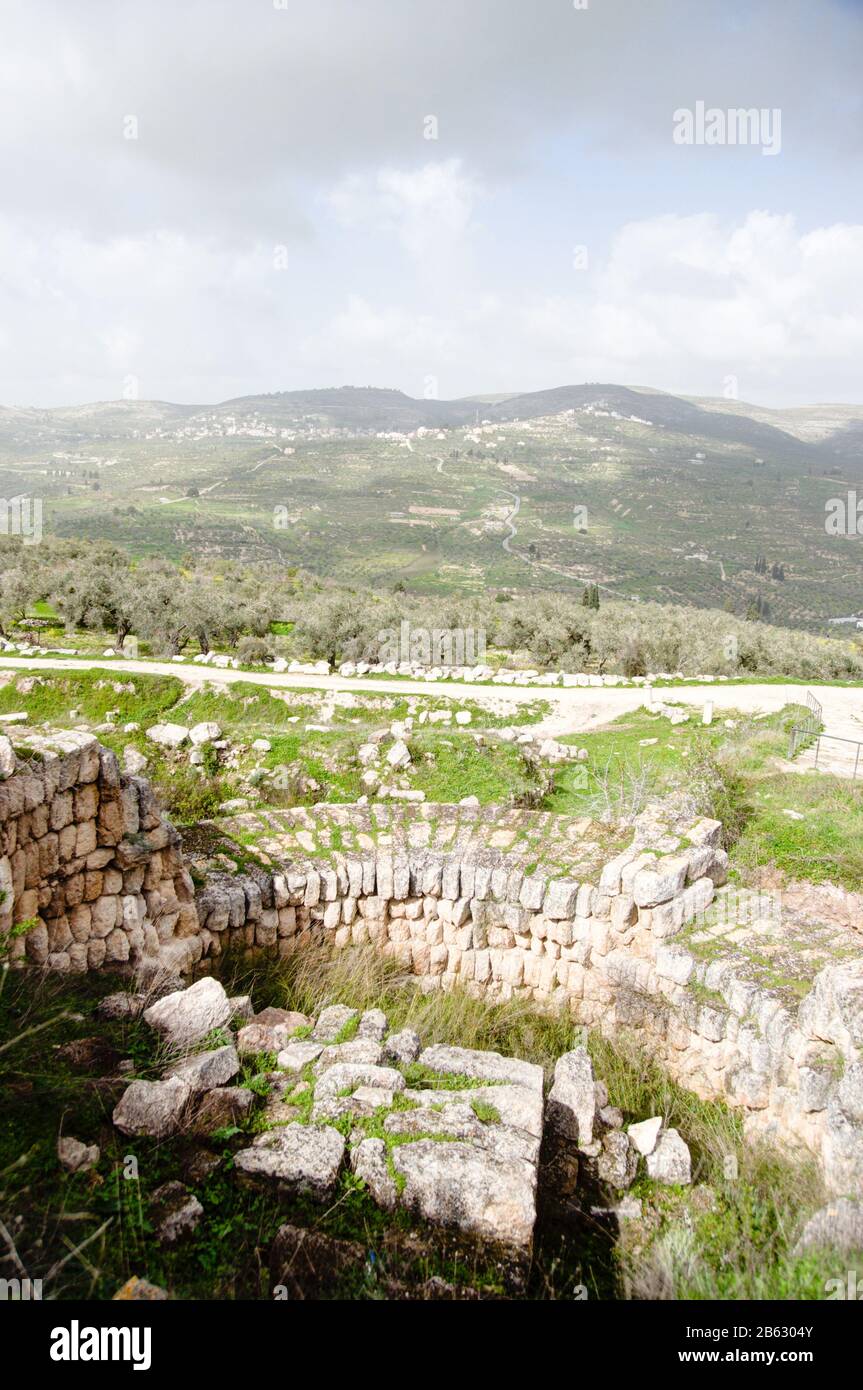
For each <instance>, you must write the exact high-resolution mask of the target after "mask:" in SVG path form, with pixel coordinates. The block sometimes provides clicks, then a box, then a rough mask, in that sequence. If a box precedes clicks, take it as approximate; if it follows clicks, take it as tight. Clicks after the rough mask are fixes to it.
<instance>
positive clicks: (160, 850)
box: [0, 733, 863, 1192]
mask: <svg viewBox="0 0 863 1390" xmlns="http://www.w3.org/2000/svg"><path fill="white" fill-rule="evenodd" d="M16 755H17V756H16ZM3 772H5V774H6V777H5V780H4V781H2V782H0V889H2V892H3V895H4V896H3V900H2V903H0V941H5V945H6V949H7V952H8V954H9V956H10V957H11V959H12V961H13V963H22V964H23V963H26V962H29V963H31V964H32V965H35V966H41V967H47V968H49V969H52V970H73V971H84V970H88V969H91V970H92V969H96V970H98V969H112V970H116V969H118V968H123V967H126V968H130V969H137V970H147V969H155V968H158V967H161V968H163V969H167V970H169V971H174V972H176V971H183V970H186V969H188V968H190V967H191V966H192V965H194V964H196V963H197V962H201V963H202V964H204V966H205V967H206V964H207V962H212V961H215V959H216V958H217V957H218V956H219V955H220V954H221V953H222V952H223V951H224V950H225V949H226V948H228V947H231V948H235V947H237V946H242V947H249V948H256V947H257V948H270V949H273V948H275V949H277V950H279V951H280V952H281V953H283V954H287V953H289V952H291V951H294V950H297V949H300V948H302V947H304V946H311V945H314V944H333V945H335V946H336V947H344V946H347V945H349V944H356V945H362V944H365V943H371V944H373V945H375V946H376V947H378V948H379V949H380V950H381V952H382V953H383V954H385V955H387V956H390V957H392V958H393V959H395V960H396V961H397V962H398V963H399V964H400V965H401V966H402V967H403V969H404V970H405V971H406V972H410V973H412V974H414V975H416V976H417V977H418V979H419V983H420V987H421V988H424V989H438V988H451V987H453V986H456V985H459V986H463V987H465V988H466V989H468V990H470V991H472V992H474V993H476V994H481V995H484V996H488V997H491V998H496V999H508V998H511V997H513V996H514V995H523V996H525V997H528V998H530V999H531V1000H533V1001H535V1002H536V1003H537V1004H538V1005H539V1006H542V1007H554V1008H560V1007H563V1008H566V1009H567V1010H568V1011H569V1013H570V1014H571V1016H572V1017H573V1018H574V1019H576V1020H577V1021H578V1022H579V1023H581V1024H584V1025H586V1026H589V1027H594V1028H598V1029H600V1030H601V1031H602V1032H603V1033H606V1034H608V1035H610V1036H614V1035H616V1034H618V1033H619V1032H620V1031H621V1030H622V1029H624V1028H628V1029H632V1030H634V1031H635V1032H636V1033H637V1034H639V1035H640V1036H641V1037H642V1039H643V1040H644V1042H645V1043H646V1044H647V1046H648V1048H649V1050H650V1051H651V1052H653V1053H654V1055H656V1056H657V1057H658V1058H659V1059H660V1060H662V1061H663V1062H664V1063H665V1065H666V1066H667V1067H668V1069H669V1071H670V1072H671V1074H672V1075H673V1076H674V1077H676V1078H677V1079H678V1080H679V1081H680V1082H682V1083H683V1084H684V1085H686V1086H688V1087H689V1088H691V1089H692V1090H694V1091H696V1092H697V1093H698V1094H700V1095H702V1096H704V1097H707V1098H712V1099H713V1098H721V1099H724V1100H726V1101H728V1102H729V1103H730V1104H732V1105H734V1106H736V1107H739V1108H741V1109H742V1110H743V1112H744V1114H745V1117H746V1125H747V1128H748V1129H749V1130H750V1131H752V1132H754V1133H766V1134H769V1135H772V1136H774V1137H776V1136H778V1137H780V1138H781V1139H782V1140H783V1141H786V1142H787V1141H793V1142H799V1143H801V1144H803V1145H805V1146H807V1147H808V1148H809V1149H811V1150H812V1151H813V1152H815V1153H816V1154H817V1155H818V1156H819V1157H820V1158H821V1159H822V1161H823V1165H824V1170H825V1174H826V1176H827V1179H828V1182H829V1183H830V1185H831V1186H832V1187H833V1188H834V1190H836V1191H843V1192H844V1191H859V1190H860V1189H863V949H861V948H860V945H859V944H855V943H848V944H847V948H846V945H845V944H843V949H842V950H841V951H840V952H838V958H836V955H837V953H835V952H834V954H833V955H832V956H831V955H830V954H828V957H827V962H826V963H825V964H824V966H823V968H821V969H819V970H818V972H817V973H815V974H813V975H812V976H811V977H809V978H807V977H806V975H805V973H801V974H800V976H799V978H796V979H794V980H792V981H791V982H790V985H791V988H789V982H788V981H787V980H786V981H781V980H778V981H775V982H771V981H770V980H769V979H768V980H767V981H765V979H764V978H759V977H757V976H753V974H752V972H751V971H750V970H749V969H748V968H747V966H746V963H745V960H744V959H743V958H742V957H739V956H736V955H735V953H734V951H733V950H732V949H730V948H728V949H725V948H722V946H721V943H720V948H719V949H718V950H716V951H713V950H711V951H708V952H704V951H702V950H700V949H699V948H698V946H697V945H696V940H697V938H695V939H693V933H692V929H691V925H690V924H692V923H693V921H695V922H696V923H697V922H698V921H699V919H701V918H703V916H704V914H705V913H706V912H707V910H708V909H709V907H710V904H711V901H712V900H713V898H714V896H715V894H716V892H717V888H718V887H719V886H720V885H721V884H722V883H723V882H724V880H725V875H726V865H727V858H726V856H725V854H724V852H723V851H722V849H721V848H720V846H719V837H720V832H721V826H720V825H719V823H718V822H717V821H705V820H702V821H700V822H698V823H697V824H695V825H691V826H688V827H686V828H685V830H684V831H682V832H681V830H680V829H679V827H677V828H672V829H670V828H669V827H668V826H667V825H663V824H657V823H655V822H652V821H650V820H645V821H643V823H636V824H635V825H634V826H633V825H630V826H603V825H598V824H597V823H596V822H592V821H589V820H577V819H575V818H572V817H563V816H551V815H548V814H547V813H541V812H525V811H510V812H504V811H500V810H499V809H497V810H495V809H494V808H488V807H482V808H481V807H452V806H429V805H422V806H417V807H413V806H411V807H406V806H387V805H376V806H372V807H349V806H345V807H320V808H313V810H312V811H309V810H306V809H299V810H297V811H293V812H281V813H261V814H262V816H263V820H262V821H259V822H258V829H259V830H261V832H262V833H261V834H259V835H257V839H256V843H255V844H254V846H253V845H252V841H253V840H254V839H255V838H256V837H255V834H254V827H253V826H252V824H251V822H252V821H253V820H254V817H240V818H239V820H238V822H236V823H234V824H231V825H229V827H228V828H229V830H231V831H232V832H233V833H234V834H235V835H236V836H237V837H238V839H237V841H236V842H235V843H236V844H237V849H238V854H237V860H238V862H239V861H240V860H242V859H246V860H248V859H249V858H250V856H251V855H252V854H254V855H256V856H257V859H258V861H259V862H258V863H257V864H256V865H255V866H254V867H252V868H251V869H249V868H246V869H243V870H241V871H239V872H237V873H228V872H225V873H210V874H208V876H207V877H206V880H205V882H204V884H203V886H202V887H201V888H200V890H199V892H198V895H197V901H196V900H195V893H194V887H193V883H192V879H191V877H190V874H189V872H188V869H187V868H186V867H185V866H184V863H183V859H182V855H181V850H180V843H179V836H178V835H177V832H176V831H175V830H174V828H173V827H172V826H171V825H170V823H169V822H167V821H166V820H165V819H164V818H163V816H162V815H161V814H160V811H159V808H158V806H157V805H156V802H155V798H154V796H153V793H152V790H151V788H150V786H149V784H148V783H147V782H146V781H145V780H143V779H141V778H137V777H128V776H123V775H121V774H120V772H119V768H118V765H117V761H116V759H115V758H114V755H113V754H112V753H110V752H109V751H108V750H106V749H104V748H102V747H101V746H100V745H99V744H98V743H97V742H96V741H95V739H94V738H93V737H92V736H90V735H86V734H79V733H73V734H62V735H59V736H56V737H54V738H52V739H38V738H29V739H26V740H22V742H21V744H19V745H17V746H16V749H15V750H13V749H12V747H11V745H10V744H9V741H8V740H0V773H3ZM241 832H243V834H242V835H241ZM246 847H248V848H246ZM15 928H18V931H19V932H20V934H16V931H15ZM734 934H735V933H732V935H734ZM852 935H853V933H852ZM711 944H714V943H711Z"/></svg>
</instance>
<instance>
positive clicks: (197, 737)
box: [189, 723, 222, 748]
mask: <svg viewBox="0 0 863 1390" xmlns="http://www.w3.org/2000/svg"><path fill="white" fill-rule="evenodd" d="M221 737H222V731H221V729H220V728H219V726H218V724H211V723H203V724H195V725H193V726H192V728H191V729H190V730H189V738H190V739H191V741H192V743H193V744H194V745H195V747H196V748H200V747H201V746H202V744H204V743H212V742H213V740H214V739H217V738H221Z"/></svg>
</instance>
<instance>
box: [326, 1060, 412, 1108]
mask: <svg viewBox="0 0 863 1390" xmlns="http://www.w3.org/2000/svg"><path fill="white" fill-rule="evenodd" d="M358 1086H375V1087H377V1088H378V1089H383V1090H385V1091H403V1090H404V1089H405V1079H404V1077H403V1076H402V1074H401V1072H400V1071H396V1070H395V1068H394V1067H378V1066H367V1065H363V1064H361V1063H353V1062H337V1063H336V1065H335V1066H333V1067H329V1068H328V1069H327V1070H326V1071H325V1072H324V1074H323V1076H321V1077H320V1078H319V1080H318V1082H317V1085H316V1086H315V1099H316V1100H325V1099H327V1098H328V1097H333V1096H339V1095H343V1094H344V1093H345V1092H348V1093H350V1092H351V1091H355V1090H356V1089H357V1087H358Z"/></svg>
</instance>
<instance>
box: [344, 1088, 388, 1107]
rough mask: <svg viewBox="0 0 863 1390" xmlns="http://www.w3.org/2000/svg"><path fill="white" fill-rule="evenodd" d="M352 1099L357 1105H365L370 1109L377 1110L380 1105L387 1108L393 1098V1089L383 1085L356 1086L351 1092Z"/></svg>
mask: <svg viewBox="0 0 863 1390" xmlns="http://www.w3.org/2000/svg"><path fill="white" fill-rule="evenodd" d="M353 1099H354V1100H355V1101H357V1103H358V1104H359V1105H363V1106H366V1105H367V1106H368V1107H369V1108H370V1109H371V1110H379V1109H380V1108H381V1107H382V1106H383V1107H386V1108H387V1109H389V1108H390V1107H391V1106H392V1103H393V1100H394V1099H395V1091H390V1090H388V1089H387V1088H386V1087H384V1086H358V1087H357V1089H356V1090H355V1091H354V1093H353Z"/></svg>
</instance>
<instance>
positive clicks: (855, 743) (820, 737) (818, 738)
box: [790, 724, 863, 779]
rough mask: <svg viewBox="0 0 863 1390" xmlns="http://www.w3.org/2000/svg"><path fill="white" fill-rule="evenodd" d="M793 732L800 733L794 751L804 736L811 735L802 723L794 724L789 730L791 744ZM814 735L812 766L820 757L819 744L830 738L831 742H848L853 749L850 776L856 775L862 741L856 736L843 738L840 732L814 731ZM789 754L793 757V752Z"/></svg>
mask: <svg viewBox="0 0 863 1390" xmlns="http://www.w3.org/2000/svg"><path fill="white" fill-rule="evenodd" d="M795 734H800V735H801V738H800V740H799V741H798V742H797V744H796V747H795V752H796V750H797V749H798V748H799V747H800V745H801V744H802V742H803V739H804V738H807V737H812V731H811V730H809V729H807V727H806V726H805V725H803V724H801V725H798V726H796V727H795V728H793V729H792V730H791V742H792V746H794V735H795ZM814 737H815V761H814V763H813V764H812V766H813V767H816V768H817V766H818V759H819V757H820V755H821V744H822V743H823V742H824V740H825V739H830V740H831V741H832V742H833V743H850V745H851V747H852V748H853V749H854V750H855V753H854V771H853V772H852V773H851V777H852V779H853V778H855V777H856V776H857V773H858V771H859V768H860V749H861V748H863V743H861V742H860V741H859V740H858V739H856V738H843V737H842V735H841V734H818V733H816V734H815V735H814ZM790 756H791V757H793V756H794V754H793V753H792V754H791V755H790Z"/></svg>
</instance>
